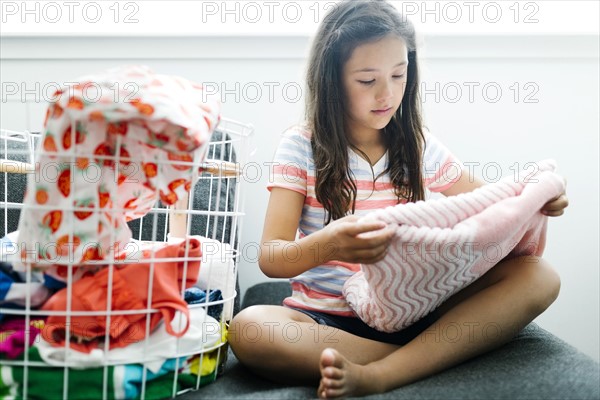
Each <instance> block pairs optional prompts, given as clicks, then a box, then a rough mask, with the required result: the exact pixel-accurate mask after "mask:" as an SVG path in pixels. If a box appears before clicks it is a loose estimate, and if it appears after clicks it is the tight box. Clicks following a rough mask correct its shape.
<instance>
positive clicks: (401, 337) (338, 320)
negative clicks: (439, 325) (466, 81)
mask: <svg viewBox="0 0 600 400" xmlns="http://www.w3.org/2000/svg"><path fill="white" fill-rule="evenodd" d="M286 307H287V306H286ZM288 308H291V309H293V310H296V311H300V312H301V313H303V314H306V315H308V316H309V317H311V318H312V319H313V320H314V321H315V322H316V323H318V324H319V325H326V326H331V327H333V328H338V329H341V330H343V331H346V332H348V333H351V334H353V335H356V336H360V337H363V338H365V339H371V340H376V341H378V342H384V343H391V344H396V345H399V346H404V345H405V344H407V343H408V342H410V341H411V340H413V339H414V338H416V337H417V336H419V334H420V333H421V332H423V331H424V330H426V329H427V328H429V327H430V326H431V325H432V324H433V323H434V322H435V321H437V320H438V319H439V317H440V316H439V315H438V313H437V312H436V311H437V310H434V311H432V312H430V313H429V314H427V315H426V316H425V317H423V318H421V319H420V320H418V321H417V322H415V323H414V324H412V325H410V326H408V327H406V328H404V329H403V330H401V331H398V332H392V333H387V332H381V331H378V330H377V329H375V328H371V327H370V326H369V325H367V324H365V323H364V322H363V321H362V320H361V319H360V318H357V317H342V316H340V315H334V314H327V313H324V312H319V311H315V310H303V309H301V308H295V307H288Z"/></svg>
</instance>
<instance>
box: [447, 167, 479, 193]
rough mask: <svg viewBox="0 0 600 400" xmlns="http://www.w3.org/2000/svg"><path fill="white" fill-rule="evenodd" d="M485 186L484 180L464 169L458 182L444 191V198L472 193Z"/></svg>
mask: <svg viewBox="0 0 600 400" xmlns="http://www.w3.org/2000/svg"><path fill="white" fill-rule="evenodd" d="M483 185H485V183H484V182H483V181H482V180H480V179H478V178H476V177H474V176H473V175H470V174H469V171H468V170H466V169H463V170H462V174H461V175H460V178H459V179H458V181H456V182H455V183H454V184H453V185H452V186H450V187H449V188H448V189H446V190H444V191H443V192H442V194H443V195H444V196H454V195H457V194H461V193H467V192H472V191H473V190H475V189H477V188H479V187H481V186H483Z"/></svg>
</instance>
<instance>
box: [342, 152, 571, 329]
mask: <svg viewBox="0 0 600 400" xmlns="http://www.w3.org/2000/svg"><path fill="white" fill-rule="evenodd" d="M537 166H538V170H537V171H535V172H534V173H532V172H531V171H528V172H522V173H521V174H520V175H519V176H518V177H517V178H518V179H515V177H513V176H511V177H506V178H504V179H502V180H500V181H498V182H496V183H493V184H488V185H486V186H484V187H481V188H479V189H477V190H475V191H473V192H470V193H463V194H460V195H457V196H451V197H446V198H441V199H434V200H427V201H419V202H416V203H407V204H400V205H397V206H394V207H388V208H385V209H381V210H377V211H374V212H372V213H370V214H368V215H366V216H365V217H364V219H367V220H371V221H383V222H385V223H386V224H387V225H388V226H390V225H391V226H394V227H395V229H396V234H395V236H394V238H393V240H392V243H391V245H390V249H389V252H388V254H387V256H386V257H385V258H384V259H383V260H382V261H380V262H377V263H375V264H368V265H361V271H359V272H357V273H356V274H354V275H353V276H352V277H351V278H350V279H348V281H346V283H345V285H344V289H343V293H344V296H345V297H346V300H347V301H348V303H349V304H350V306H351V307H352V309H353V310H354V311H355V313H356V314H357V315H358V317H359V318H361V319H362V320H363V321H364V322H365V323H367V324H368V325H369V326H371V327H373V328H375V329H378V330H380V331H383V332H395V331H399V330H401V329H403V328H405V327H407V326H409V325H411V324H412V323H414V322H416V321H418V320H419V319H421V318H422V317H424V316H425V315H427V314H428V313H429V312H431V311H433V310H434V309H435V308H436V307H438V306H439V305H440V304H441V303H443V302H444V301H445V300H446V299H448V298H449V297H450V296H452V295H453V294H455V293H457V292H458V291H460V290H461V289H463V288H465V287H466V286H468V285H469V284H471V283H472V282H473V281H475V280H476V279H478V278H479V277H481V276H482V275H483V274H485V273H486V272H487V271H488V270H489V269H490V268H492V267H493V266H494V265H496V264H497V263H498V262H499V261H500V260H502V259H503V258H505V257H507V256H508V257H514V256H519V255H536V256H539V255H541V254H542V252H543V250H544V247H545V243H546V227H547V220H548V218H547V217H546V216H544V215H543V214H542V213H541V212H540V209H541V208H542V207H543V205H544V204H546V203H547V202H548V201H549V200H552V199H554V198H556V197H557V196H559V195H560V194H561V193H563V192H564V190H565V181H564V179H563V178H562V177H560V176H559V175H557V174H556V173H554V170H555V168H556V165H555V163H554V161H552V160H545V161H542V162H539V163H537Z"/></svg>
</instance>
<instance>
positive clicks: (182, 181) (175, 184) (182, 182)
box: [169, 179, 187, 192]
mask: <svg viewBox="0 0 600 400" xmlns="http://www.w3.org/2000/svg"><path fill="white" fill-rule="evenodd" d="M186 182H187V180H185V179H176V180H174V181H171V182H169V189H170V190H171V191H172V192H174V191H175V190H176V189H177V188H178V187H179V186H181V185H185V183H186Z"/></svg>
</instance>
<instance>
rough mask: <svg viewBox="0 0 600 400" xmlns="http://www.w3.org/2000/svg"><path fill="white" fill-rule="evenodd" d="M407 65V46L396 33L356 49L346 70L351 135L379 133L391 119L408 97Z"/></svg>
mask: <svg viewBox="0 0 600 400" xmlns="http://www.w3.org/2000/svg"><path fill="white" fill-rule="evenodd" d="M407 68H408V51H407V49H406V45H405V43H404V40H402V39H401V38H398V37H396V36H387V37H385V38H383V39H381V40H378V41H376V42H370V43H365V44H362V45H360V46H358V47H356V48H355V49H354V51H353V52H352V55H351V57H350V59H349V60H348V61H347V62H346V65H344V69H343V73H342V79H343V84H344V90H345V94H346V98H347V109H346V114H347V117H348V120H347V121H348V122H347V128H348V129H349V130H350V132H349V133H350V134H352V135H357V134H361V133H363V132H364V133H378V132H379V131H380V130H381V129H383V128H384V127H385V126H386V125H387V124H388V123H389V122H390V120H391V119H392V116H393V115H394V113H395V112H396V110H397V109H398V107H400V103H401V102H402V97H403V96H404V90H405V88H406V75H407Z"/></svg>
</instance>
